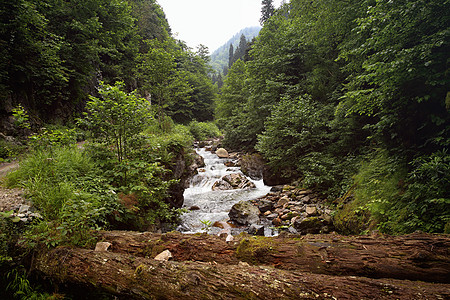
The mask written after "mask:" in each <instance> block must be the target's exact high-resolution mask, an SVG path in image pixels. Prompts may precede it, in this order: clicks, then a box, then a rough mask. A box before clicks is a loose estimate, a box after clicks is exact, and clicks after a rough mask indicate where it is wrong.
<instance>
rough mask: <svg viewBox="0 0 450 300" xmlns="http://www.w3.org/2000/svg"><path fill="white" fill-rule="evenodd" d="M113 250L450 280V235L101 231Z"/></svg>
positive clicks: (314, 270) (326, 271)
mask: <svg viewBox="0 0 450 300" xmlns="http://www.w3.org/2000/svg"><path fill="white" fill-rule="evenodd" d="M100 239H101V240H102V241H107V242H110V243H111V244H112V247H111V251H113V252H116V253H127V254H132V255H135V256H140V257H147V258H154V257H155V256H156V255H157V254H158V253H160V252H162V251H164V250H170V252H171V253H172V255H173V259H174V260H175V261H201V262H215V263H219V264H234V265H236V264H238V263H239V262H240V261H242V262H247V263H249V264H252V265H267V266H272V267H275V268H278V269H285V270H295V271H301V272H312V273H316V274H327V275H340V276H345V275H346V276H364V277H370V278H395V279H408V280H420V281H427V282H442V283H450V236H448V235H432V234H425V233H414V234H409V235H404V236H385V235H378V236H340V235H335V234H329V235H306V236H292V235H288V236H286V235H282V236H278V237H272V238H265V237H252V236H248V235H247V236H246V235H241V236H239V237H236V239H235V241H233V242H225V238H220V237H217V236H210V235H206V234H196V235H184V234H181V233H175V232H173V233H167V234H152V233H137V232H122V231H107V232H101V233H100Z"/></svg>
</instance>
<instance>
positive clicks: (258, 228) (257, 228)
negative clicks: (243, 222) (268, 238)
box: [247, 224, 264, 236]
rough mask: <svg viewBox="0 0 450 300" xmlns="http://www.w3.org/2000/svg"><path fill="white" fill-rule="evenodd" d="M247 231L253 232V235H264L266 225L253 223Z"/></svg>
mask: <svg viewBox="0 0 450 300" xmlns="http://www.w3.org/2000/svg"><path fill="white" fill-rule="evenodd" d="M247 232H248V233H250V234H253V235H259V236H264V226H263V225H256V224H252V225H250V227H249V228H248V229H247Z"/></svg>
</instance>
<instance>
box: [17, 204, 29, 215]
mask: <svg viewBox="0 0 450 300" xmlns="http://www.w3.org/2000/svg"><path fill="white" fill-rule="evenodd" d="M30 208H31V207H30V206H29V205H26V204H22V205H20V208H19V214H20V213H25V212H27V211H29V210H30Z"/></svg>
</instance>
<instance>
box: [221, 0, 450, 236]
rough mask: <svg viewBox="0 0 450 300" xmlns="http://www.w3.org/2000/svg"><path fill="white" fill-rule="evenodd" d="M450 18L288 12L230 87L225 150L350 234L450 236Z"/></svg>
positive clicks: (400, 10)
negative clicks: (296, 186) (325, 204)
mask: <svg viewBox="0 0 450 300" xmlns="http://www.w3.org/2000/svg"><path fill="white" fill-rule="evenodd" d="M266 2H268V6H267V7H270V5H269V4H270V3H271V1H266ZM449 11H450V2H449V1H421V0H417V1H370V0H368V1H326V0H314V1H309V0H308V1H305V0H292V1H290V3H287V4H285V5H283V6H282V7H281V8H279V9H277V10H276V11H275V12H274V13H273V15H272V16H271V17H270V18H266V20H265V22H264V26H263V28H262V30H261V32H260V34H259V36H258V38H257V39H256V42H255V43H254V44H253V46H252V48H251V50H250V51H249V57H247V58H246V59H244V60H238V61H237V62H235V63H234V64H233V65H232V67H231V69H230V70H229V72H228V76H227V77H226V78H225V80H224V86H223V87H222V89H221V95H220V96H219V98H218V101H217V108H216V121H217V123H218V124H219V126H220V127H221V128H222V129H223V131H224V133H225V140H224V144H225V145H226V146H227V147H229V148H234V149H247V150H248V151H258V152H259V153H260V154H261V155H262V156H263V157H264V159H266V160H267V162H268V164H269V165H270V166H271V168H272V172H273V173H275V174H278V175H282V176H281V177H284V180H282V178H281V181H284V182H291V181H293V180H298V182H299V183H300V184H301V185H303V186H305V187H310V188H313V189H315V190H317V191H319V192H320V193H322V194H324V195H325V196H327V197H328V198H329V199H330V200H331V201H335V203H336V204H337V205H338V207H339V208H340V210H339V212H338V214H337V215H336V216H335V221H336V225H337V226H338V227H339V228H340V230H341V231H343V232H347V233H360V232H361V231H364V230H367V229H368V228H372V229H374V228H378V229H380V230H382V231H384V232H390V233H406V232H412V231H415V230H423V231H431V232H444V231H446V232H449V230H450V227H449V226H450V223H449V221H450V195H449V191H450V175H449V174H450V169H449V168H450V155H449V153H448V146H449V144H448V143H449V129H450V127H449V110H450V104H449V103H450V96H449V90H450V86H449V85H450V80H449V78H450V77H449V74H448V72H449V65H448V63H449V61H448V58H449V56H448V53H450V51H449V50H450V49H449V41H450V39H449V35H450V32H449V29H448V24H449V21H450V20H449V14H448V12H449ZM336 199H338V200H336Z"/></svg>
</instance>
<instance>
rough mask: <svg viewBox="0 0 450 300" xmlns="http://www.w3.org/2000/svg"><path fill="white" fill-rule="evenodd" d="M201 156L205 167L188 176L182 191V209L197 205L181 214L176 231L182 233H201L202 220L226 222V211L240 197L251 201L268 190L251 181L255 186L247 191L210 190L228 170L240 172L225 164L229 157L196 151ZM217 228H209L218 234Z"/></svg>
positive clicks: (201, 150) (260, 182) (200, 150)
mask: <svg viewBox="0 0 450 300" xmlns="http://www.w3.org/2000/svg"><path fill="white" fill-rule="evenodd" d="M196 151H197V153H198V154H199V155H201V156H202V157H203V158H204V161H205V167H204V168H200V169H199V170H198V171H199V172H198V174H197V175H195V176H194V177H193V178H192V179H191V183H190V187H189V188H187V189H186V190H185V192H184V205H183V207H185V208H192V207H196V208H198V210H192V211H189V212H188V213H185V214H183V215H182V217H181V219H182V224H181V226H180V227H179V228H178V230H180V231H182V232H185V233H197V232H203V230H202V228H204V227H205V225H204V224H203V223H202V221H204V222H205V221H210V222H211V224H214V222H220V221H228V220H229V218H228V212H229V211H230V209H231V207H232V206H233V205H234V204H236V203H238V202H239V201H241V200H251V199H256V198H258V197H261V196H264V195H266V194H267V193H268V192H269V191H270V187H269V186H265V185H264V183H263V181H262V180H260V181H254V180H252V181H253V182H254V183H255V185H256V188H255V189H249V190H229V191H213V190H212V186H213V184H214V182H216V181H218V180H220V179H221V178H222V177H223V176H225V175H228V174H231V173H241V174H242V172H241V170H240V168H239V167H227V166H225V164H224V163H225V162H226V161H230V159H224V158H219V157H218V156H217V155H216V154H214V153H212V152H209V151H206V150H205V149H204V148H200V149H197V150H196ZM215 231H217V232H219V231H220V229H219V228H212V229H211V233H213V234H214V233H217V232H215Z"/></svg>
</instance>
